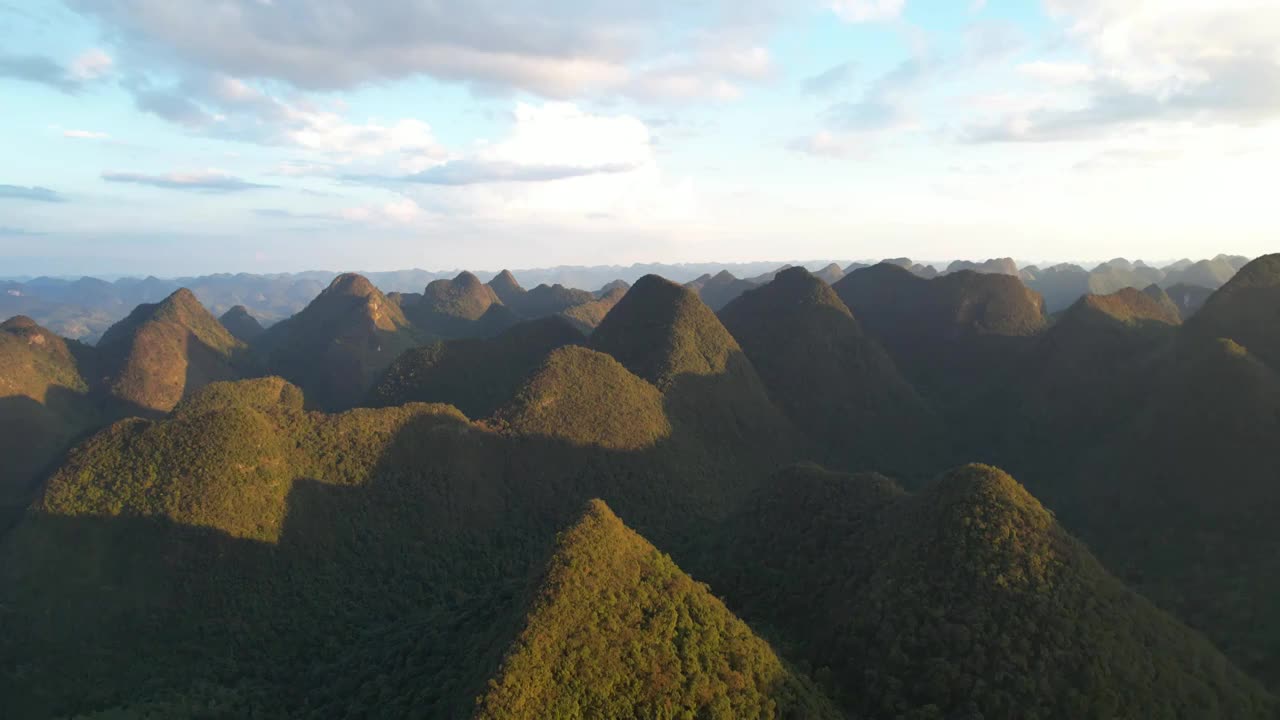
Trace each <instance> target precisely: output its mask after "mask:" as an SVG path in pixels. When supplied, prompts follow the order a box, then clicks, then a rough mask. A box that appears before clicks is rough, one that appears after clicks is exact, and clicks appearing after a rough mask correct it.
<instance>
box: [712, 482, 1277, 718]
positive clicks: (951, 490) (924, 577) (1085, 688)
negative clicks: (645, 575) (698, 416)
mask: <svg viewBox="0 0 1280 720" xmlns="http://www.w3.org/2000/svg"><path fill="white" fill-rule="evenodd" d="M722 543H723V545H722V546H721V547H722V552H724V553H725V554H726V556H725V557H723V558H722V559H721V561H720V563H719V565H720V566H721V567H723V568H725V572H726V576H725V577H718V576H716V575H712V576H711V580H712V582H713V584H714V585H715V587H717V588H718V589H719V590H720V591H721V592H724V593H725V594H726V596H727V597H729V598H731V603H730V607H731V608H734V609H736V610H738V612H739V613H740V614H741V615H742V616H743V617H745V618H746V619H747V620H748V621H750V622H753V623H756V624H758V625H760V626H763V627H772V628H775V629H776V631H777V634H779V635H780V636H782V637H784V638H786V640H787V641H788V643H789V644H788V646H791V645H790V643H794V647H796V648H797V652H798V653H799V655H800V656H801V657H803V659H805V660H806V661H808V662H809V663H811V665H812V666H813V667H816V668H825V669H826V670H825V671H820V672H819V675H820V676H822V677H829V678H830V680H829V682H830V684H831V685H832V686H833V687H835V688H837V689H838V690H839V692H840V697H841V700H842V701H843V703H844V705H845V706H846V707H847V708H848V709H849V710H851V711H853V712H855V713H856V714H859V715H862V716H866V717H903V718H935V717H985V718H1081V717H1098V718H1104V717H1105V718H1114V717H1171V718H1172V717H1182V718H1192V717H1248V718H1266V717H1271V716H1272V715H1271V714H1272V713H1274V712H1276V708H1277V706H1276V702H1275V699H1274V697H1272V696H1270V695H1268V694H1267V693H1266V692H1265V691H1263V690H1262V688H1261V687H1260V686H1259V685H1258V684H1257V683H1256V682H1254V681H1253V680H1251V679H1249V678H1247V677H1246V676H1245V675H1244V674H1243V673H1241V672H1240V671H1239V670H1237V669H1236V668H1235V667H1233V666H1232V665H1231V664H1230V663H1229V662H1228V661H1227V660H1226V659H1225V658H1223V657H1222V656H1221V655H1220V654H1219V653H1218V652H1217V651H1216V650H1215V649H1214V648H1213V646H1211V645H1210V644H1209V643H1208V642H1207V641H1206V640H1205V639H1204V638H1203V637H1202V636H1200V635H1198V634H1197V633H1195V632H1193V631H1191V630H1189V629H1188V628H1186V627H1185V626H1183V625H1181V624H1179V623H1178V622H1177V621H1175V620H1174V619H1173V618H1172V617H1170V616H1168V615H1166V614H1164V613H1162V612H1160V611H1159V610H1157V609H1156V608H1155V607H1153V606H1152V605H1151V604H1150V603H1148V602H1147V601H1146V600H1144V599H1142V598H1141V597H1139V596H1138V595H1136V594H1135V593H1133V592H1132V591H1130V590H1128V589H1127V588H1125V587H1124V585H1122V584H1121V583H1120V582H1119V581H1117V580H1116V579H1115V578H1113V577H1111V576H1110V575H1109V574H1108V573H1107V572H1106V571H1105V570H1104V569H1103V568H1102V566H1101V565H1100V564H1099V563H1098V562H1097V561H1096V560H1095V559H1094V558H1093V557H1092V556H1091V555H1090V554H1089V552H1088V551H1087V550H1086V549H1085V548H1084V546H1083V545H1081V544H1080V543H1079V542H1077V541H1076V540H1074V539H1073V538H1071V537H1070V536H1069V535H1067V533H1066V532H1064V531H1063V530H1062V529H1061V528H1060V527H1059V526H1058V524H1057V523H1056V522H1055V520H1054V518H1053V516H1052V515H1051V514H1050V513H1049V512H1048V511H1046V510H1045V509H1044V508H1043V507H1042V506H1041V505H1040V503H1038V502H1037V501H1036V500H1035V499H1034V498H1032V497H1031V496H1030V495H1029V494H1028V493H1027V492H1026V491H1025V490H1023V489H1022V487H1021V486H1019V485H1018V483H1017V482H1015V481H1014V480H1013V479H1012V478H1010V477H1009V476H1008V475H1006V474H1005V473H1003V472H1001V471H1000V470H997V469H995V468H991V467H988V466H982V465H970V466H966V467H962V468H959V469H957V470H953V471H951V472H949V473H946V474H945V475H943V476H942V477H941V478H939V479H938V480H937V481H935V482H934V483H933V484H932V485H930V486H928V487H926V488H925V489H923V490H921V491H920V492H918V493H916V494H914V495H907V494H905V493H903V492H902V491H901V490H899V489H897V488H896V486H894V485H893V484H892V483H890V482H888V481H886V480H885V479H883V478H881V477H879V476H847V475H839V474H834V473H827V472H824V471H822V470H820V469H816V468H803V467H802V468H796V469H793V470H790V471H788V472H785V473H782V474H780V475H779V476H778V477H777V479H776V480H775V482H774V483H773V484H772V485H771V486H770V487H769V488H768V489H767V490H765V491H764V492H763V493H762V495H761V497H760V498H759V500H758V501H757V502H756V504H755V505H753V506H751V507H750V508H749V509H748V510H746V511H744V513H743V514H742V515H740V516H738V517H737V518H736V519H735V520H733V521H731V522H730V523H729V524H728V525H727V529H726V534H725V536H724V538H723V539H722ZM828 673H829V675H828Z"/></svg>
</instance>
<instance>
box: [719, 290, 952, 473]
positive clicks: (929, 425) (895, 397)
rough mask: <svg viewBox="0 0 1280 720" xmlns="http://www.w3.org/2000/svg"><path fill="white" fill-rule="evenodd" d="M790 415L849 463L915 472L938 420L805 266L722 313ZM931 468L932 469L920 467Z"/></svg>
mask: <svg viewBox="0 0 1280 720" xmlns="http://www.w3.org/2000/svg"><path fill="white" fill-rule="evenodd" d="M720 319H721V320H722V321H723V322H724V324H725V327H727V328H728V329H729V331H730V332H731V333H732V334H733V336H734V338H736V339H737V340H738V342H739V343H741V345H742V348H743V350H744V351H745V352H746V354H747V357H748V358H749V359H750V360H751V363H752V365H754V366H755V368H756V370H757V371H758V372H759V373H760V377H761V379H763V380H764V383H765V386H766V387H767V388H768V390H769V396H770V397H771V398H773V401H774V402H775V403H776V404H777V405H778V406H779V407H781V408H782V409H783V410H784V412H786V414H787V416H788V417H790V418H791V420H792V421H793V422H794V423H795V424H796V425H797V426H799V427H800V428H801V429H803V430H805V431H807V432H808V433H809V434H810V436H811V437H814V438H815V439H818V440H820V441H822V445H823V446H824V447H830V448H838V450H837V452H838V454H839V457H838V458H835V459H837V460H839V462H840V463H841V465H842V466H844V467H856V468H874V469H880V470H892V471H896V472H906V471H910V470H911V469H912V468H911V467H910V466H911V465H913V464H915V463H914V460H915V459H918V458H920V457H922V456H927V455H929V454H930V453H928V452H927V451H926V450H925V448H924V447H923V446H925V445H928V444H929V443H930V442H931V441H932V440H931V438H933V437H934V435H935V433H936V432H937V430H938V422H937V418H936V417H934V415H933V413H932V412H930V411H929V409H928V408H926V407H925V405H924V402H923V401H922V400H921V399H920V397H919V396H918V395H917V394H916V392H915V390H914V389H912V387H911V386H910V385H909V384H908V383H907V381H906V380H905V379H904V378H903V377H902V375H901V374H899V372H898V369H897V367H895V366H894V363H893V361H892V360H891V359H890V358H889V356H888V354H887V353H886V352H885V351H884V350H883V349H882V348H881V347H880V345H879V344H878V343H877V342H876V341H875V340H873V339H872V338H871V337H869V336H868V335H866V334H865V333H864V332H863V330H862V327H861V326H860V325H859V324H858V321H857V320H855V319H854V317H853V315H852V314H851V313H850V312H849V308H847V307H846V306H845V304H844V303H843V302H841V301H840V298H839V297H837V296H836V293H835V291H833V290H832V289H831V287H830V286H828V285H827V284H826V283H824V282H823V281H822V280H820V279H819V278H817V277H815V276H814V275H812V274H811V273H810V272H809V271H808V270H805V269H804V268H802V267H796V268H790V269H788V270H784V271H782V272H780V273H778V275H777V276H776V277H775V278H774V280H773V282H771V283H769V284H767V285H763V286H761V287H760V288H758V289H755V290H750V291H747V292H746V293H743V294H742V296H741V297H739V298H738V299H737V300H734V301H733V302H731V303H729V305H728V306H727V307H725V309H724V310H722V311H721V312H720ZM915 469H916V470H917V471H919V470H927V468H915Z"/></svg>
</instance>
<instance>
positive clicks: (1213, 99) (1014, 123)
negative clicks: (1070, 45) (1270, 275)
mask: <svg viewBox="0 0 1280 720" xmlns="http://www.w3.org/2000/svg"><path fill="white" fill-rule="evenodd" d="M1048 8H1049V10H1050V12H1051V14H1053V16H1054V17H1056V18H1057V19H1059V20H1060V21H1061V22H1063V23H1065V24H1066V26H1067V34H1068V37H1069V38H1070V40H1071V41H1073V42H1074V43H1076V44H1077V45H1078V46H1079V47H1080V49H1081V50H1082V51H1083V52H1084V53H1085V54H1086V56H1087V58H1088V65H1087V66H1086V67H1087V70H1082V69H1079V68H1074V67H1073V68H1071V69H1069V70H1064V68H1063V67H1054V66H1048V65H1039V66H1032V67H1030V68H1026V69H1025V70H1024V72H1026V71H1029V72H1030V73H1032V74H1039V75H1041V76H1046V77H1053V76H1054V75H1055V74H1056V75H1057V76H1058V79H1059V80H1063V81H1072V82H1075V83H1077V84H1078V85H1079V87H1080V88H1081V89H1082V90H1083V91H1084V92H1085V96H1084V100H1083V102H1078V103H1073V104H1071V105H1060V106H1050V107H1041V108H1037V109H1034V110H1030V111H1027V112H1024V113H1021V114H1018V115H1013V116H1005V117H1001V118H996V119H994V120H992V119H987V120H984V121H982V122H979V123H974V124H973V125H972V126H971V127H969V128H968V130H967V132H966V137H967V138H968V139H970V140H974V141H978V142H993V141H998V142H1007V141H1053V140H1075V139H1092V138H1097V137H1101V136H1104V135H1106V134H1108V133H1112V132H1116V131H1124V130H1127V129H1131V128H1134V127H1137V126H1144V125H1159V124H1173V123H1192V124H1196V125H1212V124H1231V125H1253V124H1257V123H1262V122H1269V121H1272V120H1275V119H1277V118H1280V53H1277V52H1276V43H1275V38H1276V37H1280V5H1276V4H1275V3H1274V2H1270V1H1269V0H1224V1H1223V2H1215V3H1204V2H1196V1H1194V0H1169V1H1168V2H1162V3H1138V2H1129V1H1127V0H1125V1H1121V0H1050V2H1049V3H1048Z"/></svg>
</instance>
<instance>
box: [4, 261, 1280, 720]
mask: <svg viewBox="0 0 1280 720" xmlns="http://www.w3.org/2000/svg"><path fill="white" fill-rule="evenodd" d="M693 269H697V270H698V271H699V272H698V273H697V275H696V276H693V277H689V276H688V275H683V276H680V277H674V278H667V277H662V276H661V275H660V274H656V273H644V274H639V275H631V276H628V277H621V275H622V273H619V274H618V276H619V277H621V280H622V282H617V283H608V284H606V283H605V282H601V283H600V284H599V285H598V286H597V287H598V289H596V290H581V289H574V288H572V287H570V286H569V284H567V283H560V284H557V283H555V282H541V281H540V282H538V283H537V284H535V285H533V287H532V289H526V288H525V287H523V286H522V285H521V283H520V281H519V280H518V279H517V278H519V277H522V274H521V273H512V272H506V271H504V272H501V273H497V274H495V275H493V276H492V277H491V278H490V279H489V280H488V282H483V281H482V280H481V279H480V277H479V276H478V275H476V274H473V273H469V272H463V273H458V274H453V275H452V276H450V277H431V278H425V277H420V276H418V275H416V274H413V273H408V274H400V275H397V276H396V277H395V278H394V284H392V283H386V284H384V283H383V282H382V280H384V279H389V278H381V279H380V278H378V277H376V276H365V275H360V274H354V273H344V274H341V275H336V276H335V275H326V276H320V275H315V276H312V275H307V276H305V277H301V276H294V277H289V278H283V277H276V278H272V279H264V278H263V277H262V276H244V277H241V276H224V277H223V280H225V282H223V280H219V282H222V283H223V284H222V285H218V283H214V282H210V286H214V285H217V286H218V287H222V288H227V287H231V286H232V285H234V282H235V281H234V280H233V278H235V277H241V280H242V281H243V282H244V283H247V284H248V285H252V286H253V287H256V288H258V290H259V295H260V297H259V299H256V300H255V299H251V298H245V297H241V296H237V297H236V302H234V303H231V304H226V305H225V306H224V304H223V303H224V301H218V302H211V301H208V300H205V295H202V294H201V292H200V290H199V289H198V288H196V287H192V288H181V287H180V288H172V289H171V288H169V287H168V286H167V285H166V284H165V282H166V281H155V282H152V280H154V279H149V280H148V281H138V282H136V283H116V284H111V283H97V282H85V281H76V283H71V284H77V285H79V286H80V289H78V290H75V291H71V290H67V289H66V288H62V289H60V290H58V291H57V292H64V291H65V292H66V293H79V292H81V291H83V292H84V293H97V295H96V296H95V297H97V298H98V299H97V300H95V302H98V303H100V306H101V307H113V308H114V307H116V305H115V304H114V303H115V302H116V301H115V300H111V298H117V299H119V298H122V297H125V296H124V295H122V294H121V293H123V289H122V288H134V287H135V286H137V287H136V288H135V289H136V292H138V293H140V294H139V295H138V297H139V298H140V299H139V301H138V302H137V303H135V306H133V307H132V309H130V310H127V311H125V312H123V314H122V315H121V316H120V317H119V319H117V320H116V321H115V322H114V323H113V324H109V325H108V326H106V327H104V328H103V330H102V332H101V335H100V338H99V339H98V340H97V342H96V343H95V344H87V343H83V342H80V341H78V340H75V339H69V338H66V337H64V336H62V335H61V334H59V332H58V331H57V330H56V329H54V328H52V327H46V326H45V325H43V324H42V322H41V321H40V318H33V317H29V316H23V315H16V316H14V317H12V318H10V319H9V320H6V321H5V322H4V323H3V324H0V430H2V431H3V432H2V433H0V452H2V453H3V454H4V456H5V457H6V458H9V459H10V461H9V462H6V463H4V465H3V468H0V512H3V515H2V516H0V624H2V625H3V629H4V632H0V697H4V698H5V699H6V705H7V707H8V708H10V710H9V713H11V714H12V716H13V717H23V718H28V717H29V718H63V717H66V718H72V717H76V718H99V719H101V720H105V719H106V718H116V717H164V718H170V717H193V718H195V717H228V718H230V717H262V718H276V717H291V718H294V717H301V718H308V717H314V718H329V717H441V718H456V717H475V718H532V717H565V718H574V717H580V718H596V717H708V718H712V717H714V718H837V717H848V718H888V717H894V718H912V719H915V718H919V719H921V720H924V719H926V718H977V717H983V718H1032V717H1036V718H1072V719H1074V718H1083V717H1096V718H1121V717H1124V718H1130V717H1168V718H1207V717H1221V718H1262V719H1266V718H1275V717H1278V716H1280V715H1278V713H1280V700H1278V699H1277V695H1276V692H1277V691H1280V613H1277V612H1276V610H1275V609H1276V608H1277V607H1280V530H1278V529H1277V528H1280V523H1277V522H1276V519H1277V517H1276V508H1280V485H1277V483H1276V468H1280V442H1277V440H1278V439H1280V255H1268V256H1264V257H1261V258H1258V259H1255V260H1253V261H1251V262H1247V263H1244V262H1239V259H1237V258H1230V257H1226V256H1219V258H1215V259H1214V260H1211V261H1203V262H1198V263H1196V262H1191V261H1186V262H1182V263H1175V264H1173V265H1170V266H1167V267H1165V268H1153V267H1149V266H1146V265H1144V264H1141V263H1129V262H1127V261H1120V260H1116V261H1110V262H1108V263H1104V264H1103V265H1100V266H1098V267H1097V268H1095V269H1094V270H1092V271H1085V270H1083V269H1081V268H1075V269H1072V268H1070V267H1063V266H1055V267H1051V268H1047V269H1046V270H1044V271H1040V270H1039V269H1037V268H1028V267H1023V268H1019V267H1018V266H1017V264H1016V263H1014V262H1013V261H1011V260H1008V259H995V260H988V261H984V262H963V261H957V262H954V263H951V265H950V266H947V267H944V268H942V269H941V270H940V269H938V268H936V267H934V266H932V265H923V264H919V263H914V262H912V261H910V260H908V259H905V258H898V259H894V260H892V261H887V262H883V263H877V264H870V265H864V264H860V263H855V264H852V265H850V264H835V265H831V264H815V265H814V266H813V267H812V268H807V267H805V266H802V265H796V266H793V267H785V268H777V267H776V266H773V267H765V268H759V269H756V268H752V269H750V274H749V273H748V272H743V275H744V278H738V277H735V276H734V275H732V274H730V273H729V272H728V271H727V270H715V271H714V272H712V271H711V270H712V269H710V268H702V267H698V268H691V269H690V272H692V270H693ZM739 270H740V271H741V270H742V269H739ZM1077 270H1078V272H1077ZM1082 278H1083V280H1082ZM286 284H288V288H289V289H288V290H287V291H286V290H284V289H283V288H285V287H286ZM55 285H56V283H54V284H51V283H50V282H48V281H47V280H39V281H31V282H29V283H24V284H22V287H23V289H21V290H19V292H20V293H25V292H26V290H25V288H26V287H27V286H32V287H41V286H50V287H53V286H55ZM192 285H199V283H192ZM104 286H105V287H104ZM117 286H119V287H117ZM58 287H61V286H58ZM268 287H274V288H276V289H277V290H276V291H272V292H270V293H268V292H266V291H265V290H266V288H268ZM131 292H133V290H131ZM219 292H222V291H221V290H220V291H219ZM149 293H152V294H159V295H158V297H155V296H153V295H150V294H149ZM304 294H305V297H302V296H303V295H304ZM8 297H10V298H22V299H26V298H29V297H31V296H28V295H25V294H19V295H12V294H11V295H9V296H8ZM47 297H54V296H53V295H49V296H47ZM61 297H64V298H66V297H72V295H64V296H61ZM75 297H80V296H75ZM86 297H87V295H86ZM1051 297H1052V298H1053V299H1050V298H1051ZM271 298H274V299H271ZM1193 299H1194V302H1193ZM24 301H25V300H24ZM202 301H203V302H202ZM33 302H34V301H33ZM42 302H43V301H42ZM49 302H50V303H53V302H54V301H53V300H49ZM57 302H59V303H61V302H63V301H62V300H59V301H57ZM78 302H80V300H75V301H74V302H67V303H65V305H66V306H70V305H73V304H75V303H78ZM294 303H297V306H296V307H294V306H293V304H294ZM5 307H7V306H5ZM33 307H34V305H33ZM60 307H61V306H60ZM268 307H275V308H278V309H277V310H273V311H267V310H264V309H263V308H268ZM111 312H113V313H114V312H116V311H115V310H112V311H111ZM215 313H217V315H215ZM219 315H220V317H219ZM77 322H83V321H77ZM59 327H62V326H59ZM86 327H87V326H86ZM1015 478H1017V479H1015Z"/></svg>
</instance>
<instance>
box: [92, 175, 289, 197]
mask: <svg viewBox="0 0 1280 720" xmlns="http://www.w3.org/2000/svg"><path fill="white" fill-rule="evenodd" d="M102 179H103V180H106V181H107V182H114V183H132V184H134V185H147V186H150V187H156V188H162V189H164V190H187V191H190V192H205V193H233V192H243V191H245V190H260V189H264V188H272V187H275V186H274V185H262V184H259V183H253V182H249V181H247V180H243V179H241V178H238V177H235V176H232V175H227V174H225V173H220V172H216V171H203V172H192V173H168V174H164V175H148V174H145V173H135V172H104V173H102Z"/></svg>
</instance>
